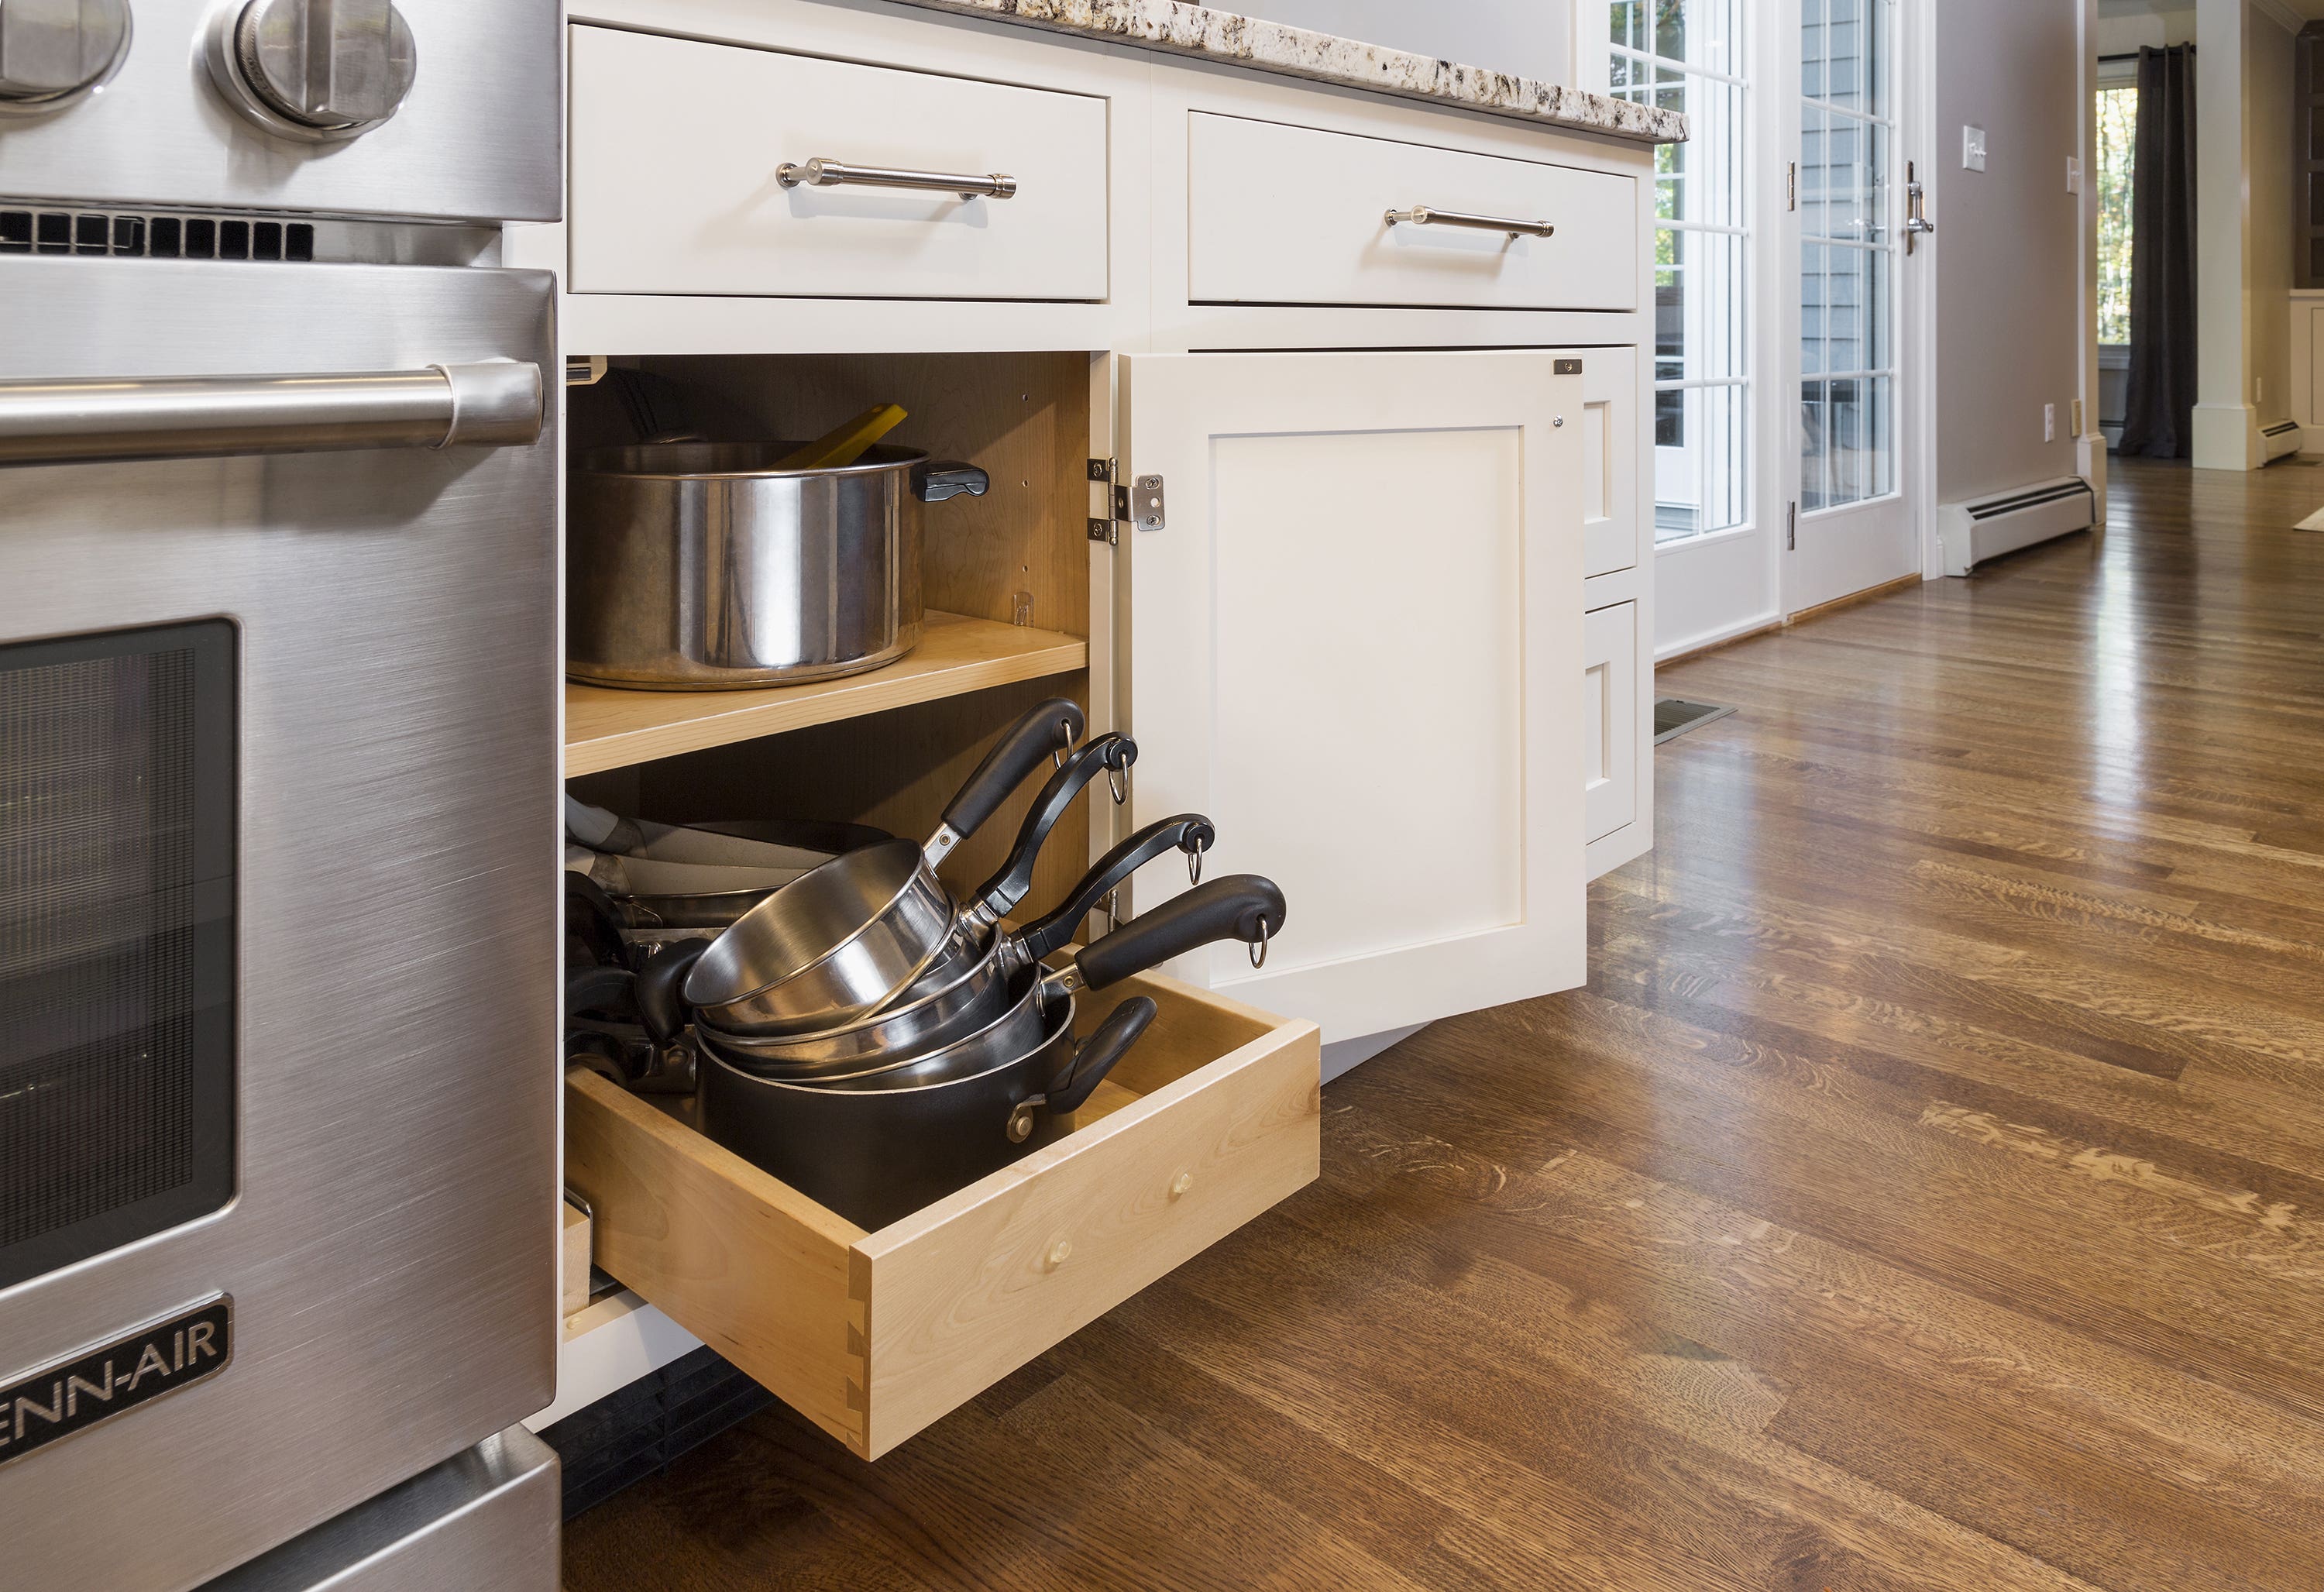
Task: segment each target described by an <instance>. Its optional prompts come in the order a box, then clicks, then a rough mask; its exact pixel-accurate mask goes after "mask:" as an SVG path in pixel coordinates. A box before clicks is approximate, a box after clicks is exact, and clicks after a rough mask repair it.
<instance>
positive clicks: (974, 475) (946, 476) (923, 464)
mask: <svg viewBox="0 0 2324 1592" xmlns="http://www.w3.org/2000/svg"><path fill="white" fill-rule="evenodd" d="M991 484H992V477H991V476H990V475H987V474H985V473H984V472H983V471H982V470H980V469H978V468H977V467H976V466H975V465H964V464H963V463H961V462H960V461H959V460H958V459H945V460H942V461H934V460H927V459H923V460H921V461H920V462H919V463H918V464H917V465H913V466H912V495H913V496H914V497H916V498H918V499H919V500H920V502H924V503H941V502H945V501H946V500H947V499H950V498H956V497H958V496H960V495H961V494H962V493H963V492H966V493H967V494H968V495H969V496H970V497H973V498H981V497H982V496H983V495H984V493H985V491H986V489H988V488H989V487H991Z"/></svg>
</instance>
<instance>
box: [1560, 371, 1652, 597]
mask: <svg viewBox="0 0 2324 1592" xmlns="http://www.w3.org/2000/svg"><path fill="white" fill-rule="evenodd" d="M1567 357H1570V358H1572V359H1578V360H1580V361H1581V362H1582V574H1583V575H1586V576H1590V577H1591V578H1595V577H1596V576H1598V575H1612V574H1614V573H1616V572H1617V571H1618V570H1624V569H1631V568H1635V567H1637V562H1638V559H1639V558H1640V557H1641V556H1642V554H1641V551H1640V549H1641V548H1642V546H1643V545H1644V526H1643V524H1642V522H1641V520H1640V518H1639V514H1638V355H1637V350H1636V349H1632V348H1578V349H1575V350H1574V351H1573V352H1572V354H1571V355H1569V356H1567Z"/></svg>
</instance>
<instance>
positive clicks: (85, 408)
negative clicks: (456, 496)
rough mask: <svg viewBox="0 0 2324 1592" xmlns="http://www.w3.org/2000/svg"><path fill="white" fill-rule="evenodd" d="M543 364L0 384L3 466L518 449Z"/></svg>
mask: <svg viewBox="0 0 2324 1592" xmlns="http://www.w3.org/2000/svg"><path fill="white" fill-rule="evenodd" d="M545 412H546V411H545V408H544V405H543V402H542V382H541V376H540V367H539V365H537V364H527V363H522V362H521V361H517V360H486V361H484V362H481V363H475V364H438V365H429V366H428V367H427V368H426V369H424V370H417V371H352V372H345V373H327V374H317V375H281V376H223V377H212V376H124V377H115V378H111V379H104V378H98V379H94V380H92V379H89V378H87V377H59V378H54V379H49V380H39V381H30V382H0V465H66V464H82V463H90V462H95V461H99V460H110V461H128V460H134V459H193V458H221V457H230V456H235V455H240V454H298V453H324V452H331V451H335V450H339V449H346V448H371V447H452V446H484V447H502V446H525V445H528V444H530V443H533V442H537V441H539V438H540V430H541V422H542V417H543V415H544V413H545Z"/></svg>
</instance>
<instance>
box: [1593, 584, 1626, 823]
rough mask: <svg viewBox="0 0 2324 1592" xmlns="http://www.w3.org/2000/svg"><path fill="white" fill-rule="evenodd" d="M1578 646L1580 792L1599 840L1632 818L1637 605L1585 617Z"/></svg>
mask: <svg viewBox="0 0 2324 1592" xmlns="http://www.w3.org/2000/svg"><path fill="white" fill-rule="evenodd" d="M1582 646H1583V648H1584V649H1586V651H1585V657H1586V658H1587V659H1588V663H1587V666H1586V667H1587V671H1588V673H1587V677H1586V681H1585V683H1584V685H1583V686H1582V760H1583V788H1584V789H1585V790H1586V792H1587V793H1588V798H1589V800H1588V806H1589V834H1590V838H1591V840H1593V841H1599V840H1603V839H1605V838H1606V837H1607V836H1608V835H1609V834H1611V833H1614V832H1615V831H1616V830H1618V829H1622V828H1625V827H1627V826H1628V825H1629V824H1631V823H1633V822H1635V821H1636V820H1637V816H1638V605H1637V603H1616V604H1615V605H1614V606H1613V607H1611V608H1600V609H1599V610H1598V611H1597V612H1594V613H1591V614H1587V615H1585V616H1584V617H1583V619H1582Z"/></svg>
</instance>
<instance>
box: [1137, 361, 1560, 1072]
mask: <svg viewBox="0 0 2324 1592" xmlns="http://www.w3.org/2000/svg"><path fill="white" fill-rule="evenodd" d="M1556 367H1557V362H1556V360H1555V359H1554V356H1552V355H1550V354H1533V353H1466V354H1430V353H1410V354H1405V353H1351V354H1139V355H1131V356H1127V357H1126V358H1125V359H1124V361H1123V363H1122V370H1121V377H1120V405H1121V407H1120V430H1119V433H1118V435H1119V437H1120V441H1121V444H1122V446H1121V448H1120V475H1119V478H1120V480H1122V481H1124V482H1127V483H1133V491H1132V498H1133V502H1132V510H1133V513H1132V518H1131V520H1130V522H1129V523H1127V524H1124V525H1121V526H1120V527H1118V528H1117V529H1118V534H1119V536H1120V548H1119V551H1118V553H1117V559H1118V564H1117V568H1116V575H1117V580H1116V583H1115V623H1116V647H1117V657H1118V658H1121V659H1125V660H1126V667H1123V668H1122V670H1121V689H1120V693H1119V695H1118V697H1117V701H1118V703H1119V704H1120V708H1121V713H1122V720H1123V728H1125V729H1126V730H1127V731H1128V732H1130V734H1132V735H1133V736H1135V737H1136V739H1137V741H1138V743H1139V753H1140V755H1139V762H1138V767H1137V772H1136V780H1135V785H1134V789H1135V795H1134V796H1133V797H1132V801H1133V804H1134V805H1133V814H1132V820H1131V821H1132V823H1133V824H1140V825H1142V824H1148V823H1151V822H1153V821H1155V820H1157V819H1159V818H1165V817H1168V816H1170V815H1172V814H1177V813H1184V812H1195V813H1203V814H1208V815H1209V816H1210V817H1212V818H1213V820H1214V821H1215V822H1216V823H1217V825H1218V832H1219V840H1218V844H1217V846H1216V848H1215V849H1214V850H1213V852H1212V853H1211V856H1210V859H1209V861H1208V865H1207V867H1206V870H1205V872H1206V874H1207V875H1209V876H1216V875H1221V874H1227V873H1240V872H1253V873H1264V874H1266V875H1268V877H1270V878H1272V879H1275V880H1276V881H1277V883H1278V884H1280V885H1281V886H1282V887H1283V889H1284V893H1285V896H1286V897H1287V899H1288V902H1289V905H1290V917H1289V921H1288V923H1287V925H1286V927H1285V930H1284V932H1283V934H1282V935H1281V936H1280V938H1278V939H1277V942H1276V943H1274V944H1273V945H1272V946H1270V947H1269V948H1268V955H1267V959H1266V965H1265V967H1264V969H1263V970H1254V969H1253V968H1252V967H1251V965H1250V960H1249V958H1248V956H1247V954H1246V952H1245V950H1244V948H1243V947H1241V946H1240V945H1226V946H1219V947H1213V948H1212V949H1211V950H1210V951H1208V952H1203V953H1198V954H1197V955H1195V956H1193V957H1188V958H1185V959H1183V960H1182V962H1180V963H1178V964H1177V965H1175V966H1174V967H1173V968H1172V969H1171V971H1173V972H1174V973H1176V974H1177V975H1178V976H1180V977H1182V978H1185V979H1188V980H1190V981H1192V982H1194V983H1197V984H1202V985H1205V986H1208V987H1210V988H1213V989H1226V990H1231V991H1232V993H1233V994H1234V995H1235V997H1236V998H1239V999H1242V1000H1247V1001H1250V1002H1252V1003H1253V1004H1255V1005H1258V1006H1259V1007H1262V1008H1266V1009H1268V1010H1270V1011H1276V1012H1281V1013H1284V1014H1286V1015H1287V1016H1293V1017H1309V1018H1313V1019H1314V1020H1315V1021H1316V1022H1318V1023H1320V1024H1322V1025H1323V1030H1324V1037H1325V1038H1326V1039H1352V1038H1358V1037H1360V1036H1362V1035H1368V1034H1375V1033H1379V1032H1382V1031H1384V1030H1387V1029H1390V1028H1396V1027H1401V1026H1406V1025H1410V1024H1416V1023H1423V1022H1427V1021H1430V1020H1432V1019H1434V1018H1436V1017H1446V1016H1450V1015H1452V1014H1453V1013H1456V1012H1463V1011H1473V1010H1476V1009H1478V1008H1482V1007H1488V1006H1496V1005H1499V1004H1501V1003H1503V1002H1506V1001H1511V1000H1518V999H1523V998H1528V997H1531V996H1535V995H1542V994H1545V993H1548V992H1549V991H1552V990H1556V989H1571V988H1572V987H1573V986H1575V985H1578V984H1580V983H1581V982H1582V980H1583V977H1584V950H1583V879H1582V850H1583V826H1582V795H1583V783H1584V775H1583V768H1582V674H1583V663H1582V534H1583V533H1582V435H1583V427H1582V412H1583V392H1582V379H1581V378H1580V377H1579V376H1575V375H1560V374H1558V373H1557V369H1556ZM1154 475H1159V476H1160V477H1161V478H1162V489H1161V496H1162V499H1163V504H1162V508H1161V511H1160V517H1161V520H1162V524H1161V525H1160V527H1159V528H1158V529H1148V528H1147V521H1148V518H1149V516H1150V511H1151V510H1150V502H1149V498H1150V496H1151V494H1150V493H1148V492H1139V491H1137V490H1136V488H1135V484H1134V483H1137V482H1138V480H1139V478H1141V477H1150V476H1154ZM1184 888H1186V878H1185V873H1184V872H1183V871H1182V870H1176V869H1174V868H1173V867H1172V866H1171V865H1170V864H1168V863H1167V862H1164V863H1157V864H1156V865H1154V866H1153V867H1151V868H1149V869H1148V870H1147V871H1146V872H1145V873H1144V874H1143V875H1141V876H1140V878H1139V880H1138V882H1137V905H1138V906H1140V907H1150V906H1153V905H1155V904H1156V903H1157V902H1158V901H1160V900H1163V899H1166V898H1167V897H1169V896H1171V895H1173V894H1176V892H1177V891H1179V890H1182V889H1184Z"/></svg>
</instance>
